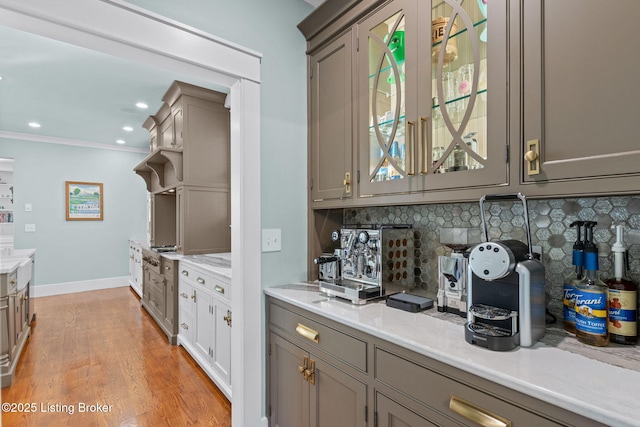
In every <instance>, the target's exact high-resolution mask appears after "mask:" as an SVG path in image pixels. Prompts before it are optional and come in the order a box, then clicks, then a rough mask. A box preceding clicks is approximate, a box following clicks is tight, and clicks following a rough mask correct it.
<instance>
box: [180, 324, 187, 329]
mask: <svg viewBox="0 0 640 427" xmlns="http://www.w3.org/2000/svg"><path fill="white" fill-rule="evenodd" d="M180 326H182V329H189V325H187V324H186V323H181V324H180Z"/></svg>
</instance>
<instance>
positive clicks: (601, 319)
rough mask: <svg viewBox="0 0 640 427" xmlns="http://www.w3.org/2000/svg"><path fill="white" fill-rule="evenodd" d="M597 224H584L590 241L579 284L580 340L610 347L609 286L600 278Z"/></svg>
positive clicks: (585, 250)
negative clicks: (608, 319) (608, 320)
mask: <svg viewBox="0 0 640 427" xmlns="http://www.w3.org/2000/svg"><path fill="white" fill-rule="evenodd" d="M595 225H596V222H593V221H586V222H585V224H584V227H585V233H586V240H585V246H584V269H585V277H584V280H582V281H581V282H580V283H578V284H577V285H576V338H578V341H580V342H583V343H585V344H589V345H595V346H598V347H604V346H607V345H609V333H608V331H607V323H608V322H607V318H608V315H609V311H608V307H607V306H608V304H607V291H608V288H607V286H606V285H605V284H604V283H603V282H602V281H601V280H600V279H598V248H597V247H596V245H595V244H594V243H593V227H594V226H595Z"/></svg>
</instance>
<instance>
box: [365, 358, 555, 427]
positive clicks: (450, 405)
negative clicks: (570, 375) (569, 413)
mask: <svg viewBox="0 0 640 427" xmlns="http://www.w3.org/2000/svg"><path fill="white" fill-rule="evenodd" d="M374 360H375V367H374V372H375V379H376V382H379V383H382V384H385V385H386V386H389V387H391V388H392V389H395V390H396V391H397V392H398V393H400V394H403V395H407V396H410V397H411V398H413V399H415V400H417V401H418V402H420V403H421V404H422V405H424V406H426V407H429V408H432V409H434V410H436V411H437V412H439V413H441V414H444V415H446V416H447V417H449V418H451V419H453V420H456V421H457V422H458V423H460V424H462V425H469V426H487V427H488V426H491V427H511V426H512V423H513V422H517V425H521V426H530V425H531V426H538V425H539V426H542V425H550V424H553V423H550V421H549V420H547V419H545V418H543V417H541V416H539V415H537V414H535V413H533V412H530V411H528V410H527V409H526V408H524V407H522V406H520V405H519V404H518V403H517V402H512V401H510V400H509V399H510V396H505V397H500V396H496V395H491V394H490V393H487V392H486V391H484V390H480V389H478V388H475V387H470V386H468V385H467V384H466V383H463V382H461V381H459V380H457V379H454V378H450V377H448V376H446V375H443V374H441V373H440V372H438V371H436V370H435V369H434V366H435V365H434V366H428V365H425V364H424V360H423V361H412V360H409V359H407V357H406V355H400V354H396V353H394V352H393V351H387V350H386V349H384V348H381V347H376V349H375V355H374Z"/></svg>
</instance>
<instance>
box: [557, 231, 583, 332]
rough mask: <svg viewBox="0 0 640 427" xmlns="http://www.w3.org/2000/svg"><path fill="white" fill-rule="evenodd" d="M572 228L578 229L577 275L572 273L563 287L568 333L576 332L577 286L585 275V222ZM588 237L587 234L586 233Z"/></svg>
mask: <svg viewBox="0 0 640 427" xmlns="http://www.w3.org/2000/svg"><path fill="white" fill-rule="evenodd" d="M569 226H570V227H576V231H577V236H576V241H575V243H574V244H573V260H572V264H573V265H574V266H575V275H574V274H573V273H572V274H571V275H569V277H567V278H566V279H565V281H564V286H563V297H562V302H563V306H564V307H563V311H564V329H565V330H567V331H568V332H572V333H575V332H576V310H575V302H576V295H575V291H576V284H577V283H579V282H580V280H582V277H583V274H584V241H583V240H582V238H581V232H582V227H584V221H573V222H572V223H571V224H570V225H569ZM585 237H586V233H585Z"/></svg>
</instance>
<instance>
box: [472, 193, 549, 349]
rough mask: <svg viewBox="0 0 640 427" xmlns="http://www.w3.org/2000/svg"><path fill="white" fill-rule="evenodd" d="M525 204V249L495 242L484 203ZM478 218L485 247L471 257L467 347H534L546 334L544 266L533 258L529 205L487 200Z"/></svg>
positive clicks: (504, 197) (515, 196)
mask: <svg viewBox="0 0 640 427" xmlns="http://www.w3.org/2000/svg"><path fill="white" fill-rule="evenodd" d="M518 199H519V200H521V201H522V204H523V207H524V227H525V231H526V235H527V244H524V243H522V242H520V241H518V240H501V241H495V242H491V241H490V240H489V233H488V229H487V223H486V220H485V214H484V202H485V201H508V200H518ZM480 214H481V217H482V226H483V229H484V236H485V242H484V243H480V244H478V245H477V246H475V247H474V248H473V249H472V250H471V253H470V254H469V269H468V289H467V298H468V304H467V307H468V309H467V323H465V339H466V341H467V342H469V343H471V344H475V345H479V346H482V347H486V348H488V349H490V350H496V351H508V350H511V349H513V348H515V347H517V346H522V347H531V346H532V345H534V344H535V343H536V342H537V341H538V340H540V339H541V338H542V337H543V336H544V333H545V328H546V323H545V289H544V284H545V282H544V265H543V264H542V262H540V261H539V260H537V259H536V258H535V257H534V256H533V253H532V246H531V231H530V229H529V215H528V212H527V201H526V198H525V196H524V195H523V194H521V193H518V194H505V195H494V196H483V197H482V198H481V199H480Z"/></svg>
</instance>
